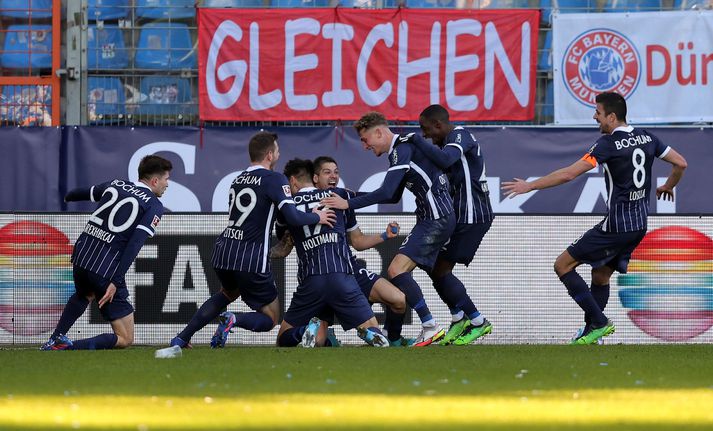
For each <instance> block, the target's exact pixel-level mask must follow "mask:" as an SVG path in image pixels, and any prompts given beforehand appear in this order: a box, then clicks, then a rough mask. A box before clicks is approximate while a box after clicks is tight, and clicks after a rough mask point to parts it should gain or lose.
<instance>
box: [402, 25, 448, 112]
mask: <svg viewBox="0 0 713 431" xmlns="http://www.w3.org/2000/svg"><path fill="white" fill-rule="evenodd" d="M430 41H431V46H430V52H431V54H430V55H429V56H427V57H423V58H421V59H419V60H412V61H408V23H407V22H406V21H401V23H400V24H399V81H398V87H397V88H396V100H397V103H398V105H399V107H401V108H403V107H404V106H406V84H407V82H408V80H409V78H413V77H414V76H418V75H421V74H422V73H428V74H429V76H430V79H429V87H428V89H429V92H428V93H429V95H430V103H431V105H435V104H437V103H438V83H439V79H438V70H439V69H440V67H441V63H440V61H439V60H440V58H441V50H440V47H441V23H439V22H434V23H433V27H431V40H430Z"/></svg>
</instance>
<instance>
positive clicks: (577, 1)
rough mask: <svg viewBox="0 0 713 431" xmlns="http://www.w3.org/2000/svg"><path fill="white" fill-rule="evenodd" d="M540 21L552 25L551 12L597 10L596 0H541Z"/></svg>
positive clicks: (586, 11)
mask: <svg viewBox="0 0 713 431" xmlns="http://www.w3.org/2000/svg"><path fill="white" fill-rule="evenodd" d="M540 8H541V9H542V21H543V22H546V23H547V24H549V25H552V13H553V12H554V11H555V10H557V11H558V12H559V13H588V12H595V11H596V10H597V0H542V2H541V3H540Z"/></svg>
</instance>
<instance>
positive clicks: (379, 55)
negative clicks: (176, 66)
mask: <svg viewBox="0 0 713 431" xmlns="http://www.w3.org/2000/svg"><path fill="white" fill-rule="evenodd" d="M538 23H539V11H537V10H507V11H506V10H417V9H383V10H359V9H344V8H335V9H288V10H285V9H280V10H264V9H200V11H199V31H198V37H199V43H198V51H199V75H200V80H199V81H200V84H199V92H200V116H201V118H202V119H204V120H235V121H255V120H259V121H269V120H333V119H343V120H347V119H356V118H359V117H360V116H361V115H362V114H364V113H365V112H368V111H374V110H375V111H380V112H383V113H384V115H386V117H387V118H388V119H391V120H417V119H418V114H419V113H420V112H421V111H422V110H423V109H424V108H425V107H426V106H428V105H431V104H434V103H439V104H442V105H443V106H445V107H446V108H447V109H448V110H449V111H450V112H451V118H452V119H453V120H456V121H458V120H469V121H485V120H490V121H492V120H531V119H532V118H533V117H534V112H535V66H536V63H535V62H536V56H537V33H538V29H539V24H538Z"/></svg>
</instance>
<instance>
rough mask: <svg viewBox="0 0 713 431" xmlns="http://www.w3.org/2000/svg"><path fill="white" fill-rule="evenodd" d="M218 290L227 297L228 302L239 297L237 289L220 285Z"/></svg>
mask: <svg viewBox="0 0 713 431" xmlns="http://www.w3.org/2000/svg"><path fill="white" fill-rule="evenodd" d="M220 292H221V293H222V294H223V295H224V296H225V297H226V298H228V300H229V301H230V302H233V301H235V300H236V299H238V298H239V297H240V291H239V290H238V289H232V290H226V289H225V288H224V287H221V288H220Z"/></svg>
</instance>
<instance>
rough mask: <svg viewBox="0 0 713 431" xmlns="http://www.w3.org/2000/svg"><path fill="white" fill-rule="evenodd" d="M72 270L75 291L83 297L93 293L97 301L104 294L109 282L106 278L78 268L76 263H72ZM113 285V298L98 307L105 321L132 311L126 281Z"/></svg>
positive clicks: (118, 317) (119, 317) (126, 314)
mask: <svg viewBox="0 0 713 431" xmlns="http://www.w3.org/2000/svg"><path fill="white" fill-rule="evenodd" d="M72 272H73V274H74V288H75V289H76V290H77V293H78V294H79V295H80V296H84V297H87V296H90V295H94V297H95V298H96V300H97V301H99V299H101V297H102V296H104V294H105V293H106V288H107V287H109V283H111V280H109V279H108V278H104V277H102V276H100V275H97V274H95V273H93V272H91V271H89V270H86V269H84V268H80V267H79V266H77V265H74V267H73V268H72ZM115 286H116V293H115V294H114V298H113V299H112V300H111V302H107V303H106V304H104V306H103V307H101V308H100V309H99V312H100V313H101V315H102V317H103V318H104V320H106V321H107V322H113V321H114V320H118V319H121V318H122V317H126V316H128V315H129V314H131V313H133V312H134V307H133V306H132V305H131V303H130V302H129V289H127V288H126V282H121V283H119V284H115Z"/></svg>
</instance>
